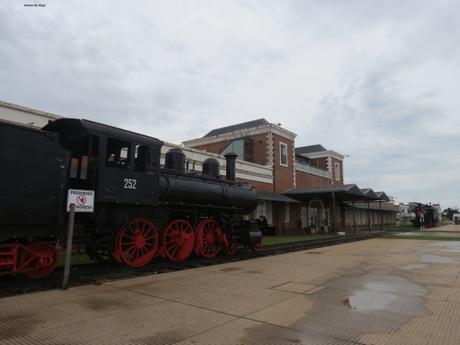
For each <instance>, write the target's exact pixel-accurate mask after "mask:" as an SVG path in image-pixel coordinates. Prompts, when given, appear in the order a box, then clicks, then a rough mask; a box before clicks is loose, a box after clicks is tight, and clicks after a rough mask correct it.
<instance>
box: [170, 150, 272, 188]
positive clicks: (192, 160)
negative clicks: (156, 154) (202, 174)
mask: <svg viewBox="0 0 460 345" xmlns="http://www.w3.org/2000/svg"><path fill="white" fill-rule="evenodd" d="M172 148H180V149H181V150H182V152H184V154H185V157H186V160H189V168H190V169H194V170H196V171H201V170H202V167H203V162H204V160H205V159H206V158H215V159H217V160H218V161H219V165H220V174H221V175H223V176H225V158H224V156H221V155H218V154H215V153H211V152H205V151H201V150H197V149H192V148H189V147H184V146H181V145H175V144H171V143H164V145H163V147H162V149H161V164H164V157H165V154H166V152H167V151H168V150H170V149H172ZM236 177H239V178H243V179H247V180H252V181H259V182H265V183H273V170H272V168H271V167H270V166H267V165H261V164H256V163H251V162H246V161H242V160H239V159H237V160H236Z"/></svg>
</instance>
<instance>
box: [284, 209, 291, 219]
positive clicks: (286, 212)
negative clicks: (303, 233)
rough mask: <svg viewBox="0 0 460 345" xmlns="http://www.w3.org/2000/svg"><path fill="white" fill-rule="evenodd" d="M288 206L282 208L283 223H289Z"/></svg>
mask: <svg viewBox="0 0 460 345" xmlns="http://www.w3.org/2000/svg"><path fill="white" fill-rule="evenodd" d="M289 211H290V210H289V204H286V205H285V206H284V223H285V224H286V223H289V222H290V221H291V217H290V212H289Z"/></svg>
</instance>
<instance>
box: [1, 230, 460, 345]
mask: <svg viewBox="0 0 460 345" xmlns="http://www.w3.org/2000/svg"><path fill="white" fill-rule="evenodd" d="M459 264H460V242H456V241H426V240H424V241H421V240H402V239H401V240H399V239H396V240H395V239H373V240H367V241H361V242H354V243H349V244H343V245H338V246H333V247H327V248H321V249H314V250H309V251H302V252H296V253H290V254H283V255H278V256H270V257H263V258H258V259H254V260H249V261H241V262H235V263H229V264H223V265H217V266H211V267H203V268H198V269H192V270H188V271H180V272H173V273H167V274H162V275H158V276H147V277H138V278H133V279H126V280H121V281H112V282H107V283H103V284H100V285H89V286H82V287H77V288H72V289H70V290H69V291H66V292H64V291H58V290H56V291H49V292H42V293H34V294H29V295H24V296H16V297H10V298H3V299H0V344H216V345H217V344H218V345H224V344H277V345H278V344H344V345H353V344H354V345H356V344H375V345H377V344H379V345H380V344H382V345H383V344H388V345H394V344H421V345H423V344H460V328H459V327H458V324H459V322H460V280H459V279H458V276H459V272H460V265H459Z"/></svg>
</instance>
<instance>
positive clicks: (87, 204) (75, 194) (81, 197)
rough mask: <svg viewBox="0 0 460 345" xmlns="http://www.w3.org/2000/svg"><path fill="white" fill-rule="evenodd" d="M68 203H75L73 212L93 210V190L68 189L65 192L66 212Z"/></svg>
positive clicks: (68, 208)
mask: <svg viewBox="0 0 460 345" xmlns="http://www.w3.org/2000/svg"><path fill="white" fill-rule="evenodd" d="M70 204H74V205H75V212H94V190H84V189H69V191H68V193H67V212H69V211H70Z"/></svg>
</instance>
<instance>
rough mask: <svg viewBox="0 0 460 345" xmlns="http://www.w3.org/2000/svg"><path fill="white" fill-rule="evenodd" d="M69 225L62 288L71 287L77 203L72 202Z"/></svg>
mask: <svg viewBox="0 0 460 345" xmlns="http://www.w3.org/2000/svg"><path fill="white" fill-rule="evenodd" d="M69 208H70V212H69V225H68V227H67V244H66V249H65V264H64V278H63V279H62V289H63V290H67V288H68V287H69V276H70V261H71V260H72V242H73V224H74V222H75V204H70V207H69Z"/></svg>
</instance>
